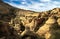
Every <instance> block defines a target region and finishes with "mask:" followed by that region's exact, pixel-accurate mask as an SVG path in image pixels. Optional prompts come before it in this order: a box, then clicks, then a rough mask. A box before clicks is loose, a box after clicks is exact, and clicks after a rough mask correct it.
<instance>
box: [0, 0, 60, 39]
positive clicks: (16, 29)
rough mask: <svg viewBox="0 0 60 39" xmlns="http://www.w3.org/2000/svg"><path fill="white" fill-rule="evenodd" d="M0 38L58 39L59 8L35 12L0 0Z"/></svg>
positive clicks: (59, 28) (59, 33)
mask: <svg viewBox="0 0 60 39" xmlns="http://www.w3.org/2000/svg"><path fill="white" fill-rule="evenodd" d="M0 38H1V39H60V8H54V9H52V10H48V11H44V12H35V11H30V10H24V9H19V8H16V7H13V6H11V5H9V4H7V3H4V2H3V1H1V0H0Z"/></svg>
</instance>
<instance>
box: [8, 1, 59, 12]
mask: <svg viewBox="0 0 60 39" xmlns="http://www.w3.org/2000/svg"><path fill="white" fill-rule="evenodd" d="M29 1H31V2H32V4H29V3H27V2H26V0H24V1H23V2H21V3H22V4H26V5H27V6H25V5H16V4H14V3H13V2H11V3H9V4H10V5H12V6H14V7H18V8H21V9H26V10H32V11H37V12H40V11H46V10H50V9H52V8H56V7H60V3H59V2H57V1H52V0H40V1H42V2H33V1H32V0H29ZM44 2H45V3H44Z"/></svg>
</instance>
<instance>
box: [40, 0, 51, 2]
mask: <svg viewBox="0 0 60 39" xmlns="http://www.w3.org/2000/svg"><path fill="white" fill-rule="evenodd" d="M40 1H41V2H50V1H51V0H40Z"/></svg>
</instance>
